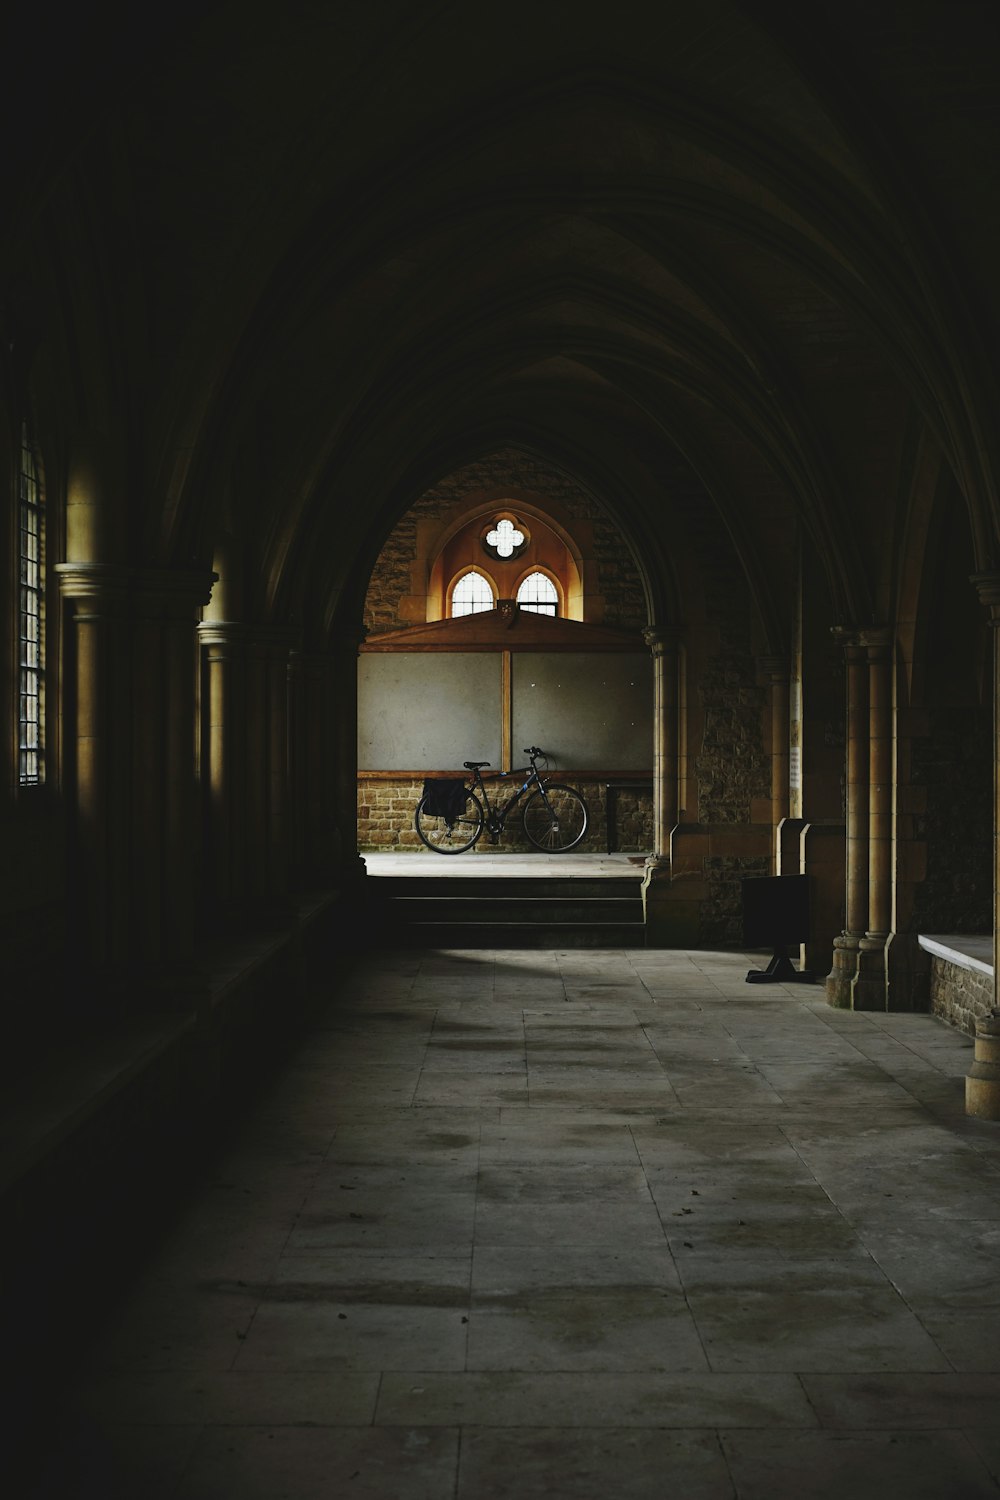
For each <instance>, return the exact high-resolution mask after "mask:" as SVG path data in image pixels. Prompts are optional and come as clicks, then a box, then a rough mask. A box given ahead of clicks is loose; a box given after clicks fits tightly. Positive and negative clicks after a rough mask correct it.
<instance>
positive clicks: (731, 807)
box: [689, 516, 771, 823]
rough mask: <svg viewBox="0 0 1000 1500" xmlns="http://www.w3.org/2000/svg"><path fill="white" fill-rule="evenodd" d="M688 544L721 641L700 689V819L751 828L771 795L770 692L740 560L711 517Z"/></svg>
mask: <svg viewBox="0 0 1000 1500" xmlns="http://www.w3.org/2000/svg"><path fill="white" fill-rule="evenodd" d="M689 541H690V544H691V548H692V551H693V553H694V555H695V556H696V558H697V560H698V563H699V572H700V575H701V577H702V579H703V580H704V585H703V586H704V602H705V624H706V625H707V626H708V627H709V631H710V632H711V634H712V635H714V637H715V639H716V640H717V642H718V644H717V647H716V649H715V651H714V653H713V654H712V655H711V656H710V657H709V659H708V660H707V661H706V662H705V664H704V666H703V668H702V670H701V673H700V676H699V678H698V681H697V683H696V684H695V688H696V691H697V694H698V697H699V698H700V700H701V704H702V709H703V715H704V733H703V737H702V743H701V746H700V747H699V748H697V749H696V750H695V777H696V781H697V789H698V819H699V821H700V822H701V823H749V822H751V820H752V812H751V803H752V802H753V801H754V799H755V798H761V797H770V794H771V764H770V755H769V754H768V752H767V747H766V745H765V742H764V723H765V715H766V712H767V707H768V700H767V689H766V688H764V687H763V686H762V685H761V684H760V683H759V682H758V680H757V662H756V659H755V657H754V654H753V650H752V645H751V641H752V630H751V608H750V599H749V595H748V593H747V587H746V582H745V580H744V577H743V574H742V572H741V570H740V568H739V566H738V564H737V562H736V559H735V557H734V556H733V555H732V553H731V552H729V551H728V550H724V549H722V548H720V546H719V538H718V536H717V533H716V530H715V528H714V526H713V525H712V524H710V520H709V518H708V517H707V516H706V517H703V518H701V520H700V522H698V523H696V524H694V525H691V529H690V534H689Z"/></svg>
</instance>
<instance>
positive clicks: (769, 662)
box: [757, 654, 792, 682]
mask: <svg viewBox="0 0 1000 1500" xmlns="http://www.w3.org/2000/svg"><path fill="white" fill-rule="evenodd" d="M757 671H758V673H759V674H760V676H761V677H766V678H768V679H769V680H770V681H772V682H787V681H788V679H789V678H790V677H791V675H792V664H791V662H790V660H789V658H788V657H787V656H778V655H771V654H768V655H766V656H758V658H757Z"/></svg>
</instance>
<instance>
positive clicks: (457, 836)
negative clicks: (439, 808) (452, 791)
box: [413, 792, 483, 854]
mask: <svg viewBox="0 0 1000 1500" xmlns="http://www.w3.org/2000/svg"><path fill="white" fill-rule="evenodd" d="M426 801H427V798H426V797H421V799H420V801H419V802H418V803H417V811H416V813H415V815H414V819H413V822H414V826H415V828H416V830H417V833H418V834H419V835H420V837H421V839H422V841H423V842H424V843H425V844H426V845H427V847H428V849H433V850H434V853H435V854H464V852H465V850H466V849H471V848H472V846H473V844H474V843H476V841H477V839H478V838H479V835H480V834H481V833H482V831H483V809H482V804H481V803H480V801H479V798H478V797H476V796H474V795H473V793H472V792H469V794H468V801H467V802H466V804H465V808H464V811H462V812H460V813H459V815H458V817H457V818H456V819H455V820H454V822H451V823H449V822H448V820H447V819H446V818H437V817H434V816H432V814H430V813H429V812H428V811H427V809H426V808H425V806H424V803H425V802H426Z"/></svg>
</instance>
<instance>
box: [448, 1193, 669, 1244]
mask: <svg viewBox="0 0 1000 1500" xmlns="http://www.w3.org/2000/svg"><path fill="white" fill-rule="evenodd" d="M475 1235H476V1245H477V1246H479V1245H519V1246H532V1245H548V1246H552V1247H553V1248H554V1247H556V1246H560V1245H619V1244H621V1242H622V1240H623V1239H625V1240H626V1241H627V1242H628V1243H630V1244H654V1245H655V1244H660V1243H661V1242H662V1240H663V1226H662V1224H661V1223H660V1217H659V1214H658V1213H657V1211H656V1207H655V1205H654V1204H653V1203H652V1201H651V1200H650V1199H649V1197H648V1195H647V1196H645V1197H641V1196H636V1197H633V1198H626V1199H622V1198H603V1197H600V1196H598V1195H597V1194H594V1195H592V1196H591V1197H590V1198H584V1199H580V1198H572V1199H570V1200H569V1201H568V1202H562V1203H559V1202H556V1203H553V1202H551V1201H550V1202H548V1203H543V1202H538V1201H531V1202H526V1201H524V1200H521V1201H510V1202H505V1201H503V1200H500V1199H490V1198H480V1199H479V1200H478V1201H477V1203H476V1228H475Z"/></svg>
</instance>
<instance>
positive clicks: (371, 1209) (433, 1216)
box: [285, 1186, 476, 1255]
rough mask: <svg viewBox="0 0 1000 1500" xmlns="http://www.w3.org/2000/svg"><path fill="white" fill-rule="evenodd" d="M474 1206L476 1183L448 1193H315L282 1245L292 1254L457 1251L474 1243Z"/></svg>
mask: <svg viewBox="0 0 1000 1500" xmlns="http://www.w3.org/2000/svg"><path fill="white" fill-rule="evenodd" d="M475 1204H476V1199H475V1188H474V1186H469V1187H466V1188H465V1189H458V1190H456V1191H453V1192H448V1193H445V1192H440V1191H431V1192H427V1191H424V1190H420V1191H408V1190H406V1189H405V1188H404V1189H399V1188H397V1190H396V1191H395V1192H392V1191H389V1190H386V1189H385V1188H382V1187H373V1188H358V1189H355V1190H354V1191H353V1192H345V1191H340V1192H339V1194H337V1195H326V1194H324V1195H322V1197H320V1196H319V1195H316V1194H314V1195H313V1196H312V1198H310V1200H309V1202H308V1204H307V1206H306V1207H305V1208H304V1209H303V1211H302V1213H301V1214H300V1215H299V1218H298V1220H297V1221H296V1224H295V1227H294V1229H293V1230H292V1231H291V1233H290V1234H289V1236H288V1240H287V1242H286V1246H285V1249H286V1251H287V1253H289V1254H292V1255H294V1254H299V1253H306V1254H308V1253H310V1252H311V1251H314V1250H322V1249H326V1248H330V1247H335V1248H340V1247H345V1246H351V1245H353V1246H357V1247H359V1248H361V1249H376V1248H384V1247H386V1246H392V1245H399V1244H402V1245H411V1246H413V1247H414V1248H415V1249H416V1248H418V1247H426V1246H430V1245H436V1246H440V1247H441V1248H442V1249H443V1248H447V1247H449V1246H450V1247H451V1248H453V1249H457V1248H458V1247H460V1246H462V1245H465V1244H470V1245H471V1243H472V1232H473V1223H474V1219H475Z"/></svg>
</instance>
